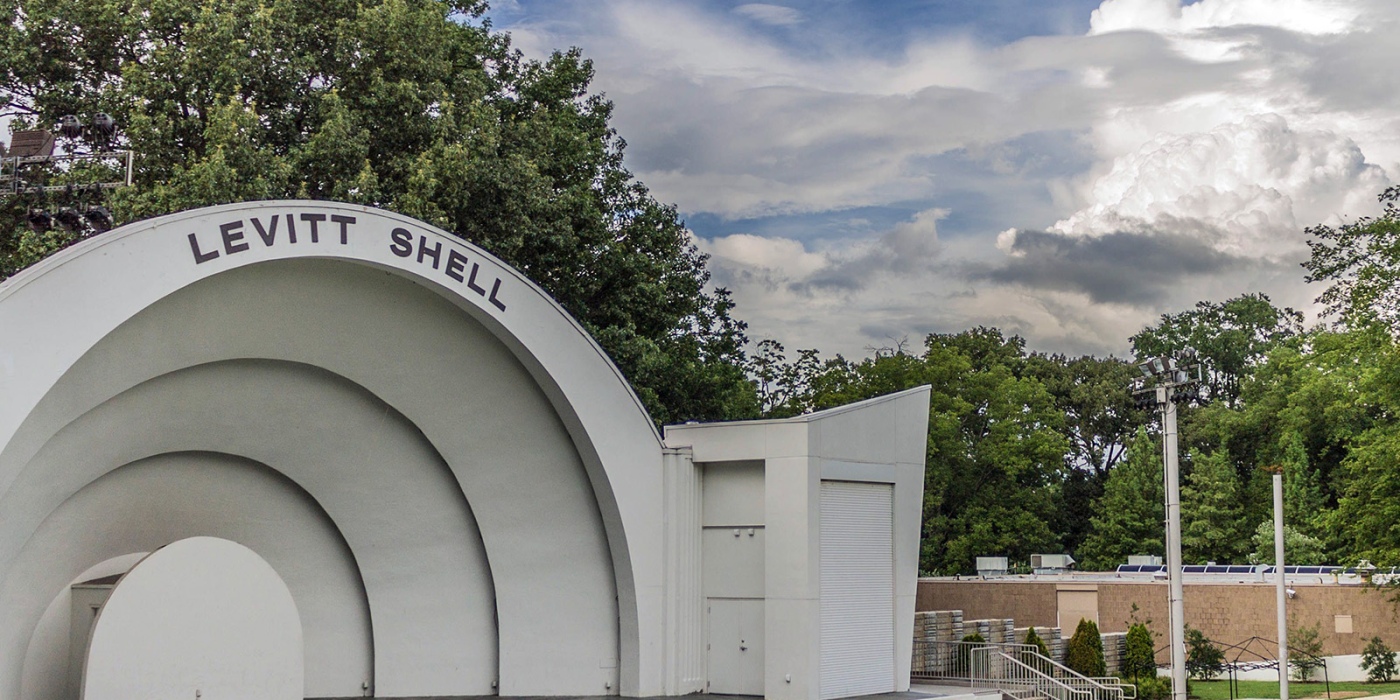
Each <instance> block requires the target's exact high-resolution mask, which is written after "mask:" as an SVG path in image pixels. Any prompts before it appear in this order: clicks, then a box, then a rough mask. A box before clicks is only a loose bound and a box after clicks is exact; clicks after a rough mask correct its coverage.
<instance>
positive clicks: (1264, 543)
mask: <svg viewBox="0 0 1400 700" xmlns="http://www.w3.org/2000/svg"><path fill="white" fill-rule="evenodd" d="M1250 539H1251V542H1253V544H1254V551H1253V552H1252V553H1250V555H1249V562H1250V563H1251V564H1273V563H1274V521H1273V519H1272V518H1271V519H1269V520H1264V521H1261V522H1260V523H1259V527H1257V528H1255V530H1254V536H1253V537H1252V538H1250ZM1283 560H1284V563H1285V564H1286V565H1288V566H1294V565H1296V566H1319V565H1321V564H1325V563H1327V555H1326V553H1325V549H1324V548H1323V545H1322V540H1319V539H1317V538H1316V537H1309V536H1308V535H1305V534H1303V533H1301V532H1299V531H1297V530H1295V529H1293V527H1292V526H1291V525H1289V524H1287V523H1284V525H1283Z"/></svg>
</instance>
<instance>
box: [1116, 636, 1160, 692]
mask: <svg viewBox="0 0 1400 700" xmlns="http://www.w3.org/2000/svg"><path fill="white" fill-rule="evenodd" d="M1126 646H1127V649H1126V650H1125V651H1124V653H1123V676H1124V677H1125V678H1131V679H1133V680H1134V681H1136V680H1137V679H1139V678H1145V677H1153V678H1155V677H1156V676H1157V653H1156V650H1155V649H1153V644H1152V631H1151V630H1149V629H1147V625H1145V624H1143V623H1141V622H1134V623H1133V624H1131V625H1129V626H1128V636H1127V645H1126Z"/></svg>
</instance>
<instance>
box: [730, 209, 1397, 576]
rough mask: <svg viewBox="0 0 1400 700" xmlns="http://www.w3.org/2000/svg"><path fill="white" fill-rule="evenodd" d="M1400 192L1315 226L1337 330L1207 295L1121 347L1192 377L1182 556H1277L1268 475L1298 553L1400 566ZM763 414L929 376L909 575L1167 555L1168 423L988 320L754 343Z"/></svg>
mask: <svg viewBox="0 0 1400 700" xmlns="http://www.w3.org/2000/svg"><path fill="white" fill-rule="evenodd" d="M1397 200H1400V190H1397V189H1394V188H1393V189H1391V190H1388V191H1387V192H1385V193H1383V194H1382V195H1381V201H1382V203H1383V204H1384V205H1385V214H1384V215H1383V216H1381V217H1378V218H1375V219H1369V218H1362V219H1359V220H1357V221H1356V222H1354V223H1352V224H1348V225H1345V226H1341V227H1339V228H1331V227H1327V226H1318V227H1313V228H1311V229H1308V231H1307V233H1308V234H1309V235H1310V236H1311V237H1312V240H1310V241H1309V245H1310V247H1311V249H1312V258H1311V260H1310V261H1309V262H1307V263H1305V264H1304V268H1305V272H1306V275H1304V278H1305V279H1306V280H1307V281H1310V282H1328V283H1330V284H1331V286H1330V287H1329V288H1328V290H1327V292H1326V293H1325V294H1324V296H1323V298H1322V301H1324V302H1326V303H1327V304H1328V310H1329V313H1330V314H1331V316H1332V318H1333V319H1335V322H1333V323H1330V324H1325V325H1319V326H1317V327H1315V328H1311V329H1307V328H1305V327H1304V321H1303V316H1302V314H1300V313H1299V312H1297V311H1295V310H1293V309H1289V308H1279V307H1276V306H1274V305H1273V304H1272V303H1271V300H1270V299H1269V298H1268V297H1267V296H1265V295H1262V294H1247V295H1244V296H1240V297H1237V298H1234V299H1229V300H1227V301H1222V302H1214V301H1202V302H1200V303H1198V304H1196V306H1195V307H1194V308H1192V309H1189V310H1185V311H1182V312H1180V313H1174V314H1167V315H1164V316H1162V317H1161V320H1160V322H1159V323H1157V324H1156V325H1154V326H1151V327H1149V328H1145V329H1143V330H1142V331H1141V332H1139V333H1137V334H1136V335H1134V336H1132V337H1131V338H1130V339H1129V340H1130V343H1131V347H1132V350H1133V354H1134V356H1135V357H1140V358H1149V357H1156V356H1161V355H1171V356H1175V355H1177V354H1179V353H1182V352H1183V351H1185V350H1187V349H1188V348H1191V349H1193V350H1194V351H1195V352H1196V353H1197V354H1198V357H1199V358H1200V362H1201V364H1203V365H1204V367H1205V370H1206V371H1205V375H1204V380H1203V381H1202V382H1200V384H1199V385H1198V386H1197V387H1195V388H1194V389H1192V390H1190V391H1188V392H1186V394H1185V395H1181V396H1178V399H1177V400H1178V405H1179V433H1180V455H1181V471H1182V486H1181V494H1182V518H1183V528H1182V550H1183V557H1184V560H1185V561H1186V562H1187V563H1204V562H1208V561H1215V562H1220V563H1246V562H1263V563H1271V562H1272V560H1273V520H1272V507H1273V504H1272V491H1271V485H1270V483H1271V471H1270V470H1271V469H1279V468H1281V469H1282V471H1283V474H1284V489H1285V497H1284V498H1285V518H1286V526H1285V537H1286V541H1287V547H1288V549H1287V551H1288V556H1289V560H1290V561H1291V562H1292V563H1297V564H1324V563H1328V564H1344V565H1351V564H1356V563H1357V562H1358V560H1360V559H1363V558H1364V559H1368V560H1370V561H1371V562H1373V563H1374V564H1377V565H1381V566H1387V565H1400V422H1397V416H1400V346H1397V344H1396V337H1397V335H1400V314H1397V313H1396V311H1397V309H1400V305H1397V303H1396V301H1397V299H1400V295H1397V293H1396V291H1395V290H1396V282H1397V276H1400V245H1397V244H1396V243H1397V235H1400V215H1398V214H1397V209H1396V203H1397ZM750 362H751V364H752V370H751V373H752V375H753V376H754V377H755V378H756V380H757V383H758V390H759V393H760V397H761V400H762V401H763V406H764V410H765V412H766V413H767V414H768V415H770V416H786V415H793V414H798V413H802V412H806V411H811V410H819V409H822V408H826V407H830V406H837V405H840V404H843V403H848V402H850V401H856V400H860V399H864V398H868V397H872V396H877V395H880V394H885V393H889V392H892V391H898V390H900V389H905V388H909V387H913V386H917V385H920V384H929V385H931V386H932V387H933V396H932V399H931V405H930V411H931V412H930V416H929V434H928V461H927V481H926V486H925V495H924V531H923V551H922V557H921V568H922V569H923V571H924V572H926V573H930V574H935V573H937V574H953V573H968V572H971V571H973V569H974V559H975V557H977V556H1008V557H1010V558H1011V560H1012V562H1013V565H1014V563H1016V562H1019V563H1020V564H1021V565H1023V566H1024V565H1025V564H1026V563H1027V562H1028V561H1029V557H1030V555H1031V554H1033V553H1061V552H1067V553H1071V554H1073V555H1074V556H1075V558H1076V559H1077V560H1078V561H1079V566H1080V568H1081V569H1111V568H1113V567H1115V566H1117V565H1118V564H1122V563H1125V562H1126V560H1127V557H1128V556H1129V555H1132V554H1157V555H1161V554H1163V550H1164V543H1163V540H1164V527H1163V519H1164V506H1163V501H1164V499H1163V478H1162V451H1161V442H1160V428H1161V426H1160V424H1159V417H1158V416H1157V415H1156V411H1155V410H1153V409H1150V408H1142V407H1139V406H1137V405H1135V402H1134V400H1133V394H1132V391H1131V388H1130V387H1131V384H1132V380H1133V379H1134V378H1135V377H1137V376H1139V373H1138V370H1137V368H1136V367H1135V366H1134V365H1132V364H1131V363H1129V362H1128V361H1125V360H1123V359H1119V358H1115V357H1106V358H1100V357H1092V356H1084V357H1067V356H1064V355H1054V354H1043V353H1037V352H1029V351H1027V350H1026V348H1025V343H1024V342H1023V341H1022V339H1021V338H1018V337H1015V336H1010V337H1007V336H1005V335H1003V334H1002V333H1001V332H1000V331H998V330H996V329H993V328H976V329H973V330H968V331H964V332H961V333H955V334H934V335H930V336H928V337H927V338H926V339H925V342H924V346H923V348H922V349H920V350H909V349H906V348H903V347H899V348H893V349H889V350H885V351H881V352H878V353H876V354H875V356H874V357H870V358H866V359H863V360H859V361H850V360H846V359H844V358H841V357H836V358H833V359H829V360H825V361H822V360H821V359H820V357H819V355H818V353H816V352H814V351H803V352H800V353H798V354H797V356H796V357H795V358H792V359H789V358H787V357H786V355H785V353H784V351H783V348H782V347H781V345H779V344H777V343H772V342H767V343H761V344H760V345H759V347H758V351H757V352H756V353H754V356H753V357H752V358H751V360H750Z"/></svg>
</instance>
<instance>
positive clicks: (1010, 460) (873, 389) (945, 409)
mask: <svg viewBox="0 0 1400 700" xmlns="http://www.w3.org/2000/svg"><path fill="white" fill-rule="evenodd" d="M1024 358H1025V354H1024V341H1022V340H1021V339H1020V338H1018V337H1015V336H1012V337H1009V338H1008V337H1004V336H1002V334H1001V332H1000V331H997V330H995V329H988V328H977V329H973V330H970V331H964V332H962V333H957V334H946V335H944V334H934V335H930V336H928V338H927V339H926V340H925V343H924V353H923V354H922V355H914V354H910V353H907V352H904V351H903V350H901V349H895V350H892V351H889V352H881V353H878V354H877V355H876V356H875V357H870V358H866V359H865V360H862V361H860V362H850V361H847V360H845V359H842V358H840V357H837V358H834V359H832V360H828V361H826V362H824V363H822V365H821V370H820V371H819V372H817V373H816V375H815V376H813V377H812V378H811V380H810V385H811V398H810V399H809V400H808V405H810V406H811V407H812V408H813V409H823V408H829V407H832V406H840V405H843V404H847V403H850V402H852V401H859V400H861V399H866V398H870V397H873V396H880V395H882V394H888V393H891V392H894V391H900V390H903V389H908V388H912V387H916V386H919V385H921V384H928V385H930V386H931V387H932V391H931V392H930V395H929V419H928V420H929V425H928V452H927V456H926V467H925V471H924V479H925V485H924V520H923V523H924V530H923V541H922V547H923V549H922V555H921V558H920V562H919V568H920V570H922V571H928V572H934V571H940V572H949V573H951V572H969V573H970V572H972V571H973V570H974V561H975V559H976V557H978V556H985V555H987V554H989V553H992V552H996V553H1004V554H1005V555H1007V556H1010V557H1012V558H1013V559H1020V560H1025V559H1027V558H1029V556H1030V555H1031V554H1032V553H1034V552H1044V551H1047V550H1046V548H1048V547H1055V546H1057V539H1058V538H1057V537H1056V535H1055V532H1054V531H1053V530H1052V529H1051V528H1050V525H1049V523H1050V522H1051V520H1052V517H1053V512H1054V509H1055V505H1056V504H1055V501H1054V497H1053V487H1054V486H1055V485H1056V484H1058V483H1059V482H1060V481H1061V479H1062V478H1063V476H1062V475H1063V469H1064V454H1065V450H1066V449H1067V445H1066V441H1065V438H1064V437H1063V435H1061V433H1060V432H1059V431H1058V427H1059V426H1060V425H1061V421H1062V417H1061V416H1060V415H1059V414H1057V412H1056V411H1055V408H1054V404H1053V402H1052V401H1051V398H1050V396H1049V394H1048V393H1047V392H1046V391H1045V387H1044V386H1043V385H1042V384H1041V383H1040V382H1038V381H1036V380H1035V379H1032V378H1028V377H1025V376H1022V371H1023V369H1024V364H1023V363H1024Z"/></svg>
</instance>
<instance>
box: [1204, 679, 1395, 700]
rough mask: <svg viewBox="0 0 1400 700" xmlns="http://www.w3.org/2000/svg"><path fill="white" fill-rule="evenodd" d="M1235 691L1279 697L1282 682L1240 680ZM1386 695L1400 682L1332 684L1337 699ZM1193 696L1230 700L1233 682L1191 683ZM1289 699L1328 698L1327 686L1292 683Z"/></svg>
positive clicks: (1239, 694) (1250, 695) (1243, 694)
mask: <svg viewBox="0 0 1400 700" xmlns="http://www.w3.org/2000/svg"><path fill="white" fill-rule="evenodd" d="M1235 692H1236V695H1235V697H1237V698H1277V697H1278V681H1240V682H1239V683H1238V684H1237V687H1236V691H1235ZM1384 693H1400V682H1398V683H1362V682H1359V681H1345V682H1343V681H1332V698H1333V700H1342V699H1343V698H1359V697H1363V696H1366V695H1381V694H1384ZM1191 695H1192V696H1193V697H1198V698H1200V699H1201V700H1230V683H1229V681H1223V680H1220V681H1191ZM1288 697H1289V698H1290V700H1291V699H1292V698H1325V697H1327V686H1326V685H1324V684H1323V683H1322V682H1321V681H1318V682H1315V683H1303V682H1300V681H1290V682H1289V683H1288Z"/></svg>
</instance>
